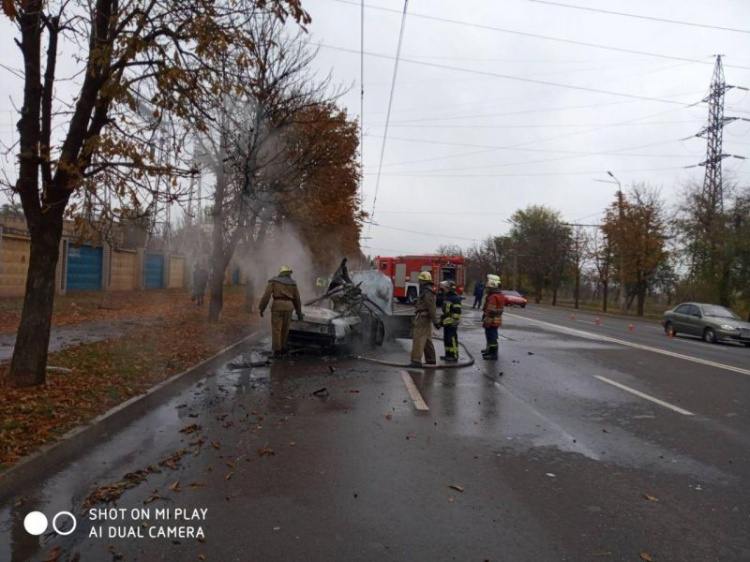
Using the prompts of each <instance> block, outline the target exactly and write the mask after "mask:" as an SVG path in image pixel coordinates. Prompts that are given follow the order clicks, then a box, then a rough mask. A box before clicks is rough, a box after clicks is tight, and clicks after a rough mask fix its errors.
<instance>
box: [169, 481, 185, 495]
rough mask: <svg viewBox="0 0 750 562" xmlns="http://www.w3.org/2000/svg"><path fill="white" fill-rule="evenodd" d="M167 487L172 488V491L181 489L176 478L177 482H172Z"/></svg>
mask: <svg viewBox="0 0 750 562" xmlns="http://www.w3.org/2000/svg"><path fill="white" fill-rule="evenodd" d="M169 489H170V490H172V491H173V492H182V490H180V481H179V480H178V481H177V482H175V483H174V484H172V485H171V486H170V487H169Z"/></svg>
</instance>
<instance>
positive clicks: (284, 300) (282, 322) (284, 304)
mask: <svg viewBox="0 0 750 562" xmlns="http://www.w3.org/2000/svg"><path fill="white" fill-rule="evenodd" d="M271 297H273V304H272V305H271V330H272V336H271V349H273V355H274V357H279V356H280V355H283V353H284V352H285V351H286V339H287V337H288V336H289V323H290V322H291V321H292V311H296V312H297V318H298V319H299V320H303V319H304V316H303V315H302V303H301V302H300V297H299V290H298V289H297V282H296V281H295V280H294V279H292V268H291V267H289V266H288V265H285V266H283V267H282V268H281V270H280V271H279V274H278V275H277V276H276V277H274V278H273V279H271V280H270V281H269V282H268V286H267V287H266V292H265V293H263V298H262V299H260V306H259V308H260V316H261V318H262V317H263V312H264V311H265V310H266V306H268V301H269V300H270V299H271Z"/></svg>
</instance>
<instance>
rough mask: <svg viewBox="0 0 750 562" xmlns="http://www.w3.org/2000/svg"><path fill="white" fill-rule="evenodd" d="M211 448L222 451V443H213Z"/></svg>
mask: <svg viewBox="0 0 750 562" xmlns="http://www.w3.org/2000/svg"><path fill="white" fill-rule="evenodd" d="M211 446H212V447H213V448H214V449H221V443H219V442H218V441H211Z"/></svg>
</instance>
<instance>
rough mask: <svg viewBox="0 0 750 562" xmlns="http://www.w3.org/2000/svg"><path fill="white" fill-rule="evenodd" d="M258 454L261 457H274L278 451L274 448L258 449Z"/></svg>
mask: <svg viewBox="0 0 750 562" xmlns="http://www.w3.org/2000/svg"><path fill="white" fill-rule="evenodd" d="M258 454H259V455H260V456H261V457H272V456H274V455H275V454H276V451H274V450H273V449H258Z"/></svg>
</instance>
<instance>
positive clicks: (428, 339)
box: [409, 271, 440, 367]
mask: <svg viewBox="0 0 750 562" xmlns="http://www.w3.org/2000/svg"><path fill="white" fill-rule="evenodd" d="M414 311H415V312H416V314H415V316H414V336H413V339H412V344H411V363H410V364H409V366H410V367H421V366H422V353H424V358H425V363H426V364H427V365H435V364H436V363H437V358H436V357H435V346H434V344H433V343H432V327H433V326H435V328H440V319H439V318H438V315H437V307H436V305H435V285H433V284H432V274H431V273H430V272H429V271H423V272H422V273H420V274H419V299H418V300H417V304H416V306H415V307H414Z"/></svg>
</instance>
